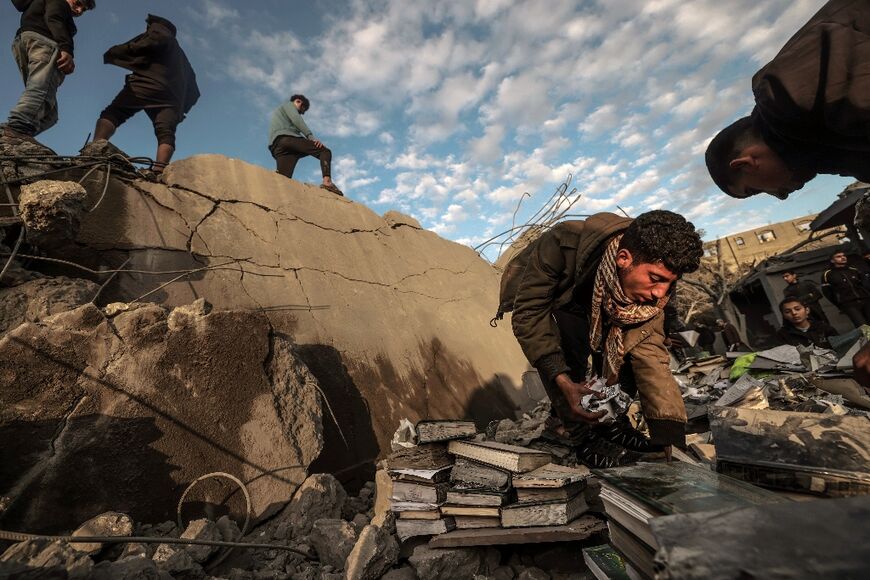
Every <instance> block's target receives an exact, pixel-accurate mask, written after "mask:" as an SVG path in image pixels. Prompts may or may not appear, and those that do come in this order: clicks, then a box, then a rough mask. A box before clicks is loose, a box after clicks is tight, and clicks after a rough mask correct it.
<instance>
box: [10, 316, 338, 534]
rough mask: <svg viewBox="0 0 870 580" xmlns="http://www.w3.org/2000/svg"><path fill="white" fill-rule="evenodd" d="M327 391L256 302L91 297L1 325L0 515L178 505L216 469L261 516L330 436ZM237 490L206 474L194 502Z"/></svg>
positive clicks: (38, 525)
mask: <svg viewBox="0 0 870 580" xmlns="http://www.w3.org/2000/svg"><path fill="white" fill-rule="evenodd" d="M320 392H321V391H320V387H319V385H318V384H317V380H316V379H315V378H314V376H313V375H312V374H311V372H310V371H309V370H308V368H307V367H306V365H305V363H303V362H302V361H301V359H300V358H299V357H298V356H297V353H296V347H295V345H294V344H293V343H292V341H291V340H290V339H289V338H288V337H286V336H283V335H281V334H278V333H275V332H274V331H273V329H272V328H271V326H270V323H269V320H268V319H267V318H266V316H265V315H264V314H262V313H259V312H251V311H228V310H212V311H210V312H209V310H208V308H206V307H205V304H204V301H198V302H195V303H194V304H192V305H190V306H182V307H178V308H176V309H174V310H173V311H172V312H168V311H167V310H166V309H164V308H162V307H160V306H157V305H154V304H132V305H130V306H129V307H128V308H127V309H126V310H124V311H121V312H119V313H117V314H115V315H114V316H111V317H110V316H107V315H106V314H104V313H103V312H102V311H101V310H100V309H98V308H97V307H96V306H94V305H93V304H86V305H84V306H81V307H79V308H76V309H74V310H69V311H67V312H63V313H60V314H57V315H54V316H51V317H47V318H45V319H43V320H41V321H39V322H33V323H25V324H22V325H20V326H18V327H17V328H16V329H14V330H12V331H10V332H8V333H7V334H6V335H4V336H3V337H2V338H0V441H3V442H4V444H3V445H0V497H6V498H9V500H8V501H7V503H8V506H7V509H6V510H5V511H2V512H0V527H4V528H7V529H26V530H34V531H36V532H56V531H59V530H62V529H69V528H72V527H75V526H76V525H77V523H78V522H80V521H82V519H87V518H89V517H92V516H93V515H94V514H98V513H101V512H104V511H106V510H108V509H110V508H112V507H118V508H119V509H121V510H122V511H124V512H125V513H129V514H130V515H131V516H132V517H134V518H135V519H139V520H144V521H162V520H166V519H174V517H175V515H174V514H175V506H176V503H177V501H178V498H179V495H180V493H181V491H182V490H183V489H184V488H185V487H186V486H187V485H188V484H189V483H190V482H191V481H193V480H194V479H196V478H197V477H199V476H201V475H204V474H206V473H211V472H214V471H225V472H229V473H232V474H234V475H236V476H238V477H239V478H240V479H241V480H242V481H244V482H246V484H247V488H248V491H249V492H250V494H251V498H252V500H253V515H254V516H256V517H258V518H262V517H266V516H268V515H270V514H272V513H274V512H275V511H276V510H278V509H280V508H281V507H282V506H283V505H284V503H285V502H287V501H289V499H290V497H291V496H292V494H293V492H294V490H295V487H296V486H297V485H298V484H299V483H301V482H302V481H303V480H304V478H305V476H306V474H307V469H308V467H309V465H310V464H311V463H312V462H313V461H315V460H316V459H317V458H318V456H319V455H320V453H321V451H322V449H323V445H324V438H323V422H322V415H321V405H322V395H321V394H320ZM12 441H14V442H15V444H12V445H10V444H9V442H12ZM237 491H238V490H236V489H234V488H229V487H224V486H222V485H219V484H217V483H215V482H210V483H209V482H206V483H203V484H202V485H201V486H200V488H199V489H197V491H195V492H192V495H191V496H190V501H191V502H192V505H191V506H188V509H190V510H193V511H195V513H198V514H199V513H202V511H203V510H204V509H205V510H214V509H217V510H228V511H229V512H231V513H234V514H236V515H237V516H240V517H243V515H244V513H243V512H244V510H243V509H242V508H243V506H244V504H243V502H241V500H240V496H239V494H238V493H237Z"/></svg>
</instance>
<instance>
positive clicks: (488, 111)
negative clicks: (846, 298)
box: [0, 0, 850, 245]
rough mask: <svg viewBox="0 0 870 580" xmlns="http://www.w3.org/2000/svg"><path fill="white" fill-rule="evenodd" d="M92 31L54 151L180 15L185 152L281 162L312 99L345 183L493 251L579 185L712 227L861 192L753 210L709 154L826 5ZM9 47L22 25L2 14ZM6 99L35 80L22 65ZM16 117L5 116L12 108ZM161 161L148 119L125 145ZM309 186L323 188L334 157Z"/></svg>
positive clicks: (432, 11) (180, 10) (421, 5)
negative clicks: (272, 146)
mask: <svg viewBox="0 0 870 580" xmlns="http://www.w3.org/2000/svg"><path fill="white" fill-rule="evenodd" d="M97 4H98V9H97V10H96V11H95V12H92V13H88V14H86V15H84V16H83V17H81V18H79V19H78V21H77V22H78V25H79V34H78V36H77V37H76V42H77V49H76V63H77V70H76V72H75V74H74V75H72V76H70V77H69V78H67V80H66V82H65V83H64V85H63V86H62V87H61V89H60V93H59V96H60V108H61V121H60V123H59V124H58V125H57V126H56V127H55V128H53V129H51V130H50V131H48V132H47V133H45V134H43V136H42V137H41V139H42V140H43V141H44V142H45V143H46V144H47V145H49V146H51V147H53V148H54V149H56V150H57V151H58V152H61V153H65V154H72V153H75V151H77V150H78V149H79V148H80V147H81V145H82V144H83V143H84V140H85V138H86V136H87V134H88V133H89V132H90V131H91V130H92V129H93V124H94V121H95V120H96V119H97V117H98V116H99V112H100V111H101V110H102V109H103V107H105V106H106V105H107V104H108V103H109V102H110V101H111V99H112V97H113V96H114V95H115V93H116V92H117V91H118V90H119V89H120V87H121V86H122V83H123V77H124V71H123V70H121V69H119V68H116V67H110V66H106V65H103V64H102V59H101V54H102V52H103V51H104V50H105V49H106V48H108V47H109V46H111V45H112V44H116V43H119V42H123V41H125V40H127V39H128V38H130V37H132V36H134V35H135V34H137V33H139V32H141V31H142V30H144V24H145V23H144V19H145V16H146V14H147V13H148V12H151V13H154V14H158V15H160V16H164V17H167V18H169V19H170V20H172V21H173V22H174V23H175V24H176V25H177V26H178V28H179V31H180V32H179V37H180V40H181V42H182V46H183V47H184V48H185V50H186V51H187V53H188V56H189V58H190V60H191V61H192V63H193V65H194V68H195V69H196V71H197V74H198V79H199V84H200V88H201V90H202V93H203V97H202V99H201V100H200V102H199V104H198V105H197V106H196V107H195V108H194V109H193V111H192V112H191V114H190V115H189V116H188V119H187V120H186V121H185V122H184V123H183V124H182V125H181V126H180V128H179V139H178V151H177V154H176V158H180V157H186V156H189V155H194V154H197V153H222V154H224V155H228V156H231V157H236V158H240V159H244V160H246V161H249V162H251V163H256V164H259V165H263V166H266V167H269V168H272V167H274V161H273V160H272V158H271V156H270V155H269V152H268V151H267V149H266V145H267V144H266V140H267V133H268V123H269V115H270V112H271V110H272V109H273V108H274V107H276V106H277V105H278V104H280V102H281V101H282V100H283V99H285V98H287V97H288V96H289V95H290V94H292V93H295V92H302V93H304V94H306V95H307V96H308V97H309V98H310V99H311V102H312V106H311V110H310V111H309V112H308V113H307V114H306V120H307V122H308V124H309V126H310V127H311V128H312V130H313V131H314V133H315V135H316V136H318V137H319V138H320V139H321V140H322V141H324V142H325V143H326V144H327V145H328V146H329V147H331V148H332V150H333V154H334V160H335V167H334V170H333V176H334V179H335V181H336V182H337V183H338V184H339V186H340V187H342V188H343V189H344V191H345V193H346V195H348V196H349V197H350V198H352V199H354V200H356V201H359V202H362V203H365V204H367V205H368V206H370V207H371V208H372V209H374V210H375V211H377V212H379V213H383V212H385V211H387V210H389V209H397V210H399V211H403V212H405V213H408V214H411V215H413V216H414V217H416V218H417V219H419V220H420V222H421V223H422V224H423V225H424V227H427V228H429V229H432V230H434V231H436V232H438V233H439V234H441V235H443V236H445V237H448V238H450V239H453V240H457V241H460V242H463V243H468V244H471V245H475V244H477V243H479V242H480V241H481V240H484V239H487V238H489V237H490V236H492V235H494V234H496V233H499V232H501V231H503V230H506V229H508V228H509V227H510V226H511V223H512V221H513V213H514V210H515V209H516V206H517V203H518V201H519V200H520V197H521V196H522V194H523V193H524V192H527V193H529V194H530V195H531V197H530V198H526V199H524V201H523V204H522V206H521V208H520V211H519V213H518V214H517V218H516V221H517V223H522V222H523V221H524V220H525V219H526V218H528V216H529V215H531V214H532V213H534V211H535V210H537V209H538V208H539V207H540V206H541V205H542V204H544V203H545V202H546V200H547V199H548V198H549V197H550V196H551V194H552V192H553V191H554V190H555V188H556V186H557V185H558V184H559V183H560V182H561V181H563V180H564V179H565V178H566V177H567V176H568V175H569V174H571V175H573V182H572V187H576V188H577V193H578V194H579V195H581V196H582V197H581V199H580V200H579V201H578V203H577V204H576V205H575V206H574V208H573V209H572V213H592V212H597V211H603V210H610V211H618V210H617V206H619V207H621V208H622V209H623V210H625V211H626V212H628V213H629V214H632V215H636V214H638V213H641V212H643V211H645V210H648V209H654V208H666V209H672V210H675V211H678V212H681V213H683V214H685V215H686V216H688V217H689V218H690V219H692V220H693V221H694V222H695V223H696V225H698V226H699V227H702V228H704V229H705V230H706V231H707V237H708V238H713V237H717V236H720V235H724V234H728V233H732V232H735V231H741V230H744V229H748V228H752V227H755V226H758V225H762V224H766V223H770V222H775V221H780V220H783V219H789V218H793V217H797V216H801V215H805V214H807V213H811V212H817V211H820V210H821V209H823V208H824V207H826V206H827V205H828V204H829V203H831V201H832V200H833V198H834V196H835V194H836V193H837V192H839V191H840V190H841V189H842V188H843V187H844V186H845V185H846V184H848V183H849V182H850V180H847V179H844V178H839V177H822V178H819V179H816V180H815V181H814V182H812V183H811V184H810V185H808V186H807V187H805V188H804V190H802V191H801V192H799V193H798V194H794V195H793V196H792V199H790V200H788V201H786V202H781V201H777V200H775V199H773V198H770V197H769V196H763V197H762V196H758V198H757V199H752V200H748V201H738V200H732V199H730V198H728V197H726V196H724V195H722V194H720V193H719V192H718V190H717V189H716V188H715V186H714V185H713V184H712V182H711V181H710V179H709V177H708V175H707V173H706V169H705V167H704V162H703V151H704V149H705V146H706V143H707V142H708V141H709V139H710V138H711V137H712V135H713V134H714V133H715V132H716V130H718V129H719V128H721V127H722V126H723V125H724V124H726V123H728V122H730V121H732V120H733V119H736V118H737V117H739V116H742V115H743V114H747V113H748V112H749V110H750V109H751V103H752V97H751V92H750V77H751V76H752V74H753V73H754V72H755V71H756V70H757V69H758V68H759V67H760V66H761V65H763V64H764V63H766V62H767V61H768V60H769V59H770V58H771V57H773V55H774V54H775V53H776V52H777V50H778V49H779V47H780V46H781V45H782V44H783V43H784V42H785V41H786V40H787V39H788V38H789V37H790V36H791V35H792V34H793V33H794V32H795V31H796V30H797V29H798V28H799V27H800V26H801V25H802V24H803V23H804V22H805V21H806V20H807V19H808V18H809V17H810V16H811V15H812V14H813V13H814V12H815V11H816V10H818V8H819V7H820V6H821V5H822V2H821V1H819V0H764V1H762V2H758V1H757V0H727V1H722V0H646V1H643V0H599V1H592V0H586V1H568V0H541V1H538V0H521V1H511V0H453V1H442V0H429V1H427V2H409V1H407V0H348V1H344V0H341V1H340V0H321V1H318V2H308V1H301V0H249V1H247V2H232V1H230V0H185V1H183V2H180V1H177V0H172V1H170V0H150V1H148V2H111V1H110V0H98V2H97ZM0 11H2V17H0V38H5V39H7V41H9V42H11V40H12V38H13V36H14V34H15V29H16V21H17V13H16V12H15V11H14V8H13V7H12V6H11V4H10V3H8V2H7V3H3V4H0ZM0 78H3V79H6V80H5V81H4V82H3V83H2V84H0V108H2V109H3V110H4V111H5V110H7V109H8V108H9V107H10V106H12V105H13V104H14V102H15V101H16V100H17V98H18V95H19V93H20V88H21V85H20V81H19V77H18V72H17V70H16V68H15V65H14V62H13V60H12V56H11V54H9V53H7V54H6V55H5V56H3V57H2V58H0ZM3 114H5V113H3ZM114 141H115V142H116V144H117V145H119V146H120V147H121V148H122V149H124V150H125V151H126V152H127V153H128V154H131V155H148V156H153V155H154V147H155V144H154V137H153V134H152V132H151V128H150V124H149V122H148V120H147V118H146V117H145V116H144V115H139V116H137V117H135V118H134V119H133V120H131V121H130V122H128V124H127V125H125V126H123V127H122V128H121V129H120V130H119V131H118V134H117V135H116V138H115V140H114ZM296 177H297V178H299V179H302V180H306V181H319V169H318V165H317V163H316V162H315V161H314V160H310V159H309V160H303V161H301V162H300V164H299V166H298V167H297V171H296Z"/></svg>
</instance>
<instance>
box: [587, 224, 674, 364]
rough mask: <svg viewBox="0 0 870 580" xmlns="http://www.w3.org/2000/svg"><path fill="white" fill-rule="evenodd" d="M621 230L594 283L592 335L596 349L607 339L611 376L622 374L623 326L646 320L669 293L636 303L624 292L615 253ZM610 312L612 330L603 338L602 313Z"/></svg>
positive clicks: (605, 359) (611, 242) (663, 305)
mask: <svg viewBox="0 0 870 580" xmlns="http://www.w3.org/2000/svg"><path fill="white" fill-rule="evenodd" d="M621 239H622V234H620V235H618V236H615V237H614V238H613V239H612V240H610V243H608V245H607V249H605V250H604V256H603V257H602V258H601V263H600V264H599V265H598V271H597V272H596V273H595V286H594V287H593V290H592V336H591V340H590V342H591V344H592V348H593V350H595V351H596V352H600V351H601V343H602V339H603V340H604V377H605V378H606V379H611V378H612V377H616V376H617V375H618V374H619V368H620V367H621V366H622V359H623V357H624V356H625V347H624V345H623V342H622V337H623V327H624V326H628V325H632V324H638V323H640V322H645V321H647V320H649V319H651V318H652V317H654V316H655V315H656V314H658V313H659V312H661V311H662V309H663V308H664V307H665V304H667V302H668V297H667V296H665V297H664V298H662V299H660V300H659V301H658V303H657V304H656V305H654V306H653V305H649V304H637V303H634V302H632V301H631V300H629V299H628V297H627V296H626V295H625V294H624V293H623V291H622V286H621V285H620V283H619V276H618V275H617V272H616V254H617V252H618V251H619V241H620V240H621ZM605 313H606V314H607V319H608V321H609V322H610V330H609V331H608V333H607V338H606V339H604V325H603V319H604V316H603V314H605Z"/></svg>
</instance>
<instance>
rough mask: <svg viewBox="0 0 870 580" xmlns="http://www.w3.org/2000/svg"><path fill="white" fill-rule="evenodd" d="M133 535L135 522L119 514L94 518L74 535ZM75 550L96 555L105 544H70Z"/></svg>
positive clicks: (101, 515)
mask: <svg viewBox="0 0 870 580" xmlns="http://www.w3.org/2000/svg"><path fill="white" fill-rule="evenodd" d="M132 534H133V520H131V519H130V516H128V515H127V514H122V513H118V512H106V513H104V514H100V515H98V516H96V517H93V518H91V519H89V520H88V521H86V522H85V523H83V524H82V525H80V526H79V527H78V529H77V530H76V531H74V532H73V533H72V536H73V537H74V538H77V537H80V536H118V537H120V536H130V535H132ZM70 545H71V546H72V547H73V549H75V550H78V551H79V552H86V553H88V554H90V555H94V554H96V553H98V552H99V551H100V550H102V549H103V544H101V543H99V542H89V543H79V542H75V543H72V544H70Z"/></svg>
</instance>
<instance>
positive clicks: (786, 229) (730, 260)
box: [704, 214, 838, 270]
mask: <svg viewBox="0 0 870 580" xmlns="http://www.w3.org/2000/svg"><path fill="white" fill-rule="evenodd" d="M816 215H818V214H810V215H806V216H803V217H800V218H797V219H793V220H788V221H784V222H779V223H775V224H770V225H766V226H760V227H757V228H754V229H751V230H746V231H743V232H739V233H736V234H732V235H730V236H726V237H724V238H719V239H718V240H713V241H710V242H706V243H705V244H704V253H705V256H706V257H707V258H708V259H709V260H711V261H715V260H716V257H717V254H718V255H720V259H721V260H722V262H723V265H724V266H725V267H726V268H727V269H729V270H736V269H737V268H738V266H739V265H744V264H745V265H750V266H751V265H752V264H756V263H758V262H760V261H761V260H763V259H764V258H767V257H769V256H773V255H775V254H779V253H780V252H783V251H785V250H787V249H789V248H791V247H793V246H794V245H796V244H798V243H799V242H801V241H803V240H806V239H807V238H809V237H810V234H812V232H811V231H810V229H809V225H810V222H812V221H813V218H815V217H816ZM823 233H824V232H823ZM837 239H838V236H829V237H826V238H824V239H822V240H820V241H819V242H814V243H813V247H821V246H825V245H831V244H836V243H837Z"/></svg>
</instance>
